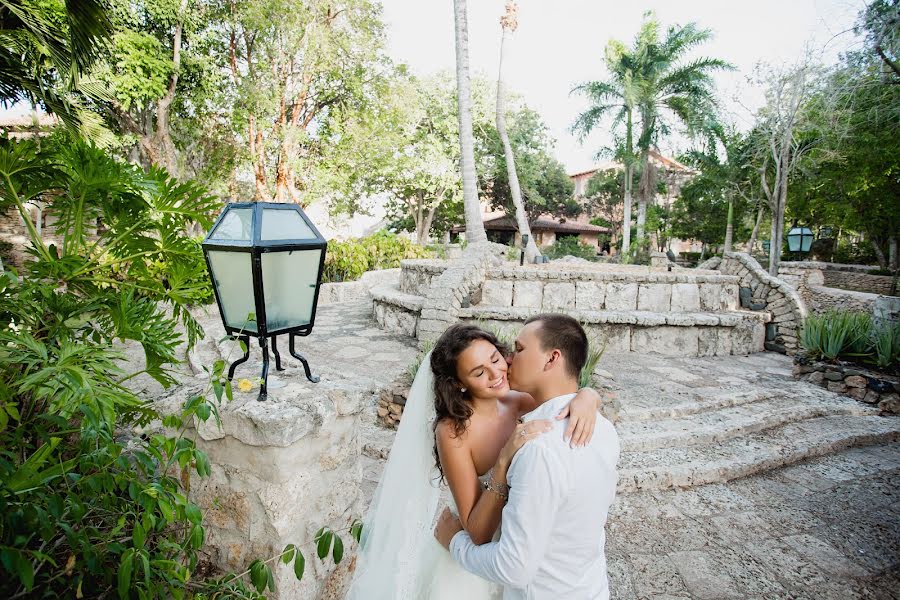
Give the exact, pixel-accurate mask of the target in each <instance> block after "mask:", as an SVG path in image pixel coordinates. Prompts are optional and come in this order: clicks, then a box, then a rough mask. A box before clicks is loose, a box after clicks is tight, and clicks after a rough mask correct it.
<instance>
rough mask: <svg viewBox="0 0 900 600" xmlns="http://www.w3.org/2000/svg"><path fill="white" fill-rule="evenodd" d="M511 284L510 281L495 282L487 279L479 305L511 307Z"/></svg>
mask: <svg viewBox="0 0 900 600" xmlns="http://www.w3.org/2000/svg"><path fill="white" fill-rule="evenodd" d="M512 302H513V283H512V281H497V280H494V279H489V280H488V281H485V282H484V288H483V291H482V294H481V303H482V304H485V305H487V306H512Z"/></svg>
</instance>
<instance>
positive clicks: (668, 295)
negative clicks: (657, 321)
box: [637, 283, 672, 312]
mask: <svg viewBox="0 0 900 600" xmlns="http://www.w3.org/2000/svg"><path fill="white" fill-rule="evenodd" d="M671 305H672V286H671V285H669V284H666V283H642V284H641V285H640V287H639V289H638V299H637V308H638V310H647V311H651V312H669V310H670V308H671Z"/></svg>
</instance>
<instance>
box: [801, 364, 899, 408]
mask: <svg viewBox="0 0 900 600" xmlns="http://www.w3.org/2000/svg"><path fill="white" fill-rule="evenodd" d="M793 374H794V377H796V378H797V379H802V380H804V381H808V382H810V383H813V384H815V385H819V386H821V387H823V388H826V389H828V391H831V392H834V393H836V394H843V395H844V396H849V397H850V398H853V399H855V400H859V401H860V402H865V403H866V404H872V405H877V406H878V408H879V409H880V410H881V411H882V412H884V413H887V414H900V380H898V378H896V377H890V376H887V375H881V374H878V373H873V372H871V371H868V370H866V369H863V368H861V367H855V366H847V365H834V364H830V363H823V362H817V361H814V362H807V361H805V360H802V359H796V360H795V361H794V368H793Z"/></svg>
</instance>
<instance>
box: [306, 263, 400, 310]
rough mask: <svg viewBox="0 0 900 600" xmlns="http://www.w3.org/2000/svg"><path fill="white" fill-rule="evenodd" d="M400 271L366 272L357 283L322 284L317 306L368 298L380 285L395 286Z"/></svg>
mask: <svg viewBox="0 0 900 600" xmlns="http://www.w3.org/2000/svg"><path fill="white" fill-rule="evenodd" d="M399 280H400V269H383V270H380V271H366V272H365V273H363V275H362V277H360V278H359V279H358V280H357V281H343V282H339V283H337V282H335V283H323V284H322V285H321V286H319V304H334V303H337V302H351V301H353V300H359V299H361V298H366V297H368V296H369V291H370V290H371V289H372V288H373V287H376V286H380V285H391V284H393V285H396V284H397V282H398V281H399Z"/></svg>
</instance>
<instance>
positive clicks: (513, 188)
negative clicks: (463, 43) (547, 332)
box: [497, 2, 540, 264]
mask: <svg viewBox="0 0 900 600" xmlns="http://www.w3.org/2000/svg"><path fill="white" fill-rule="evenodd" d="M515 11H516V8H515V3H514V2H509V3H508V4H507V5H506V14H505V15H504V16H503V17H501V19H500V29H501V34H500V68H499V74H498V75H497V133H498V134H499V136H500V141H501V142H502V143H503V156H504V158H505V159H506V176H507V178H508V179H509V193H510V196H512V201H513V206H514V207H515V210H516V225H517V226H518V228H519V234H520V235H523V236H524V235H527V236H528V244H527V245H526V246H525V260H526V261H527V262H528V263H529V264H530V263H531V262H533V261H534V258H535V257H536V256H537V255H538V254H540V251H539V250H538V247H537V244H536V243H535V241H534V236H533V235H531V227H530V226H529V225H528V214H527V213H526V212H525V204H524V203H523V202H522V189H521V188H520V187H519V175H518V173H517V172H516V159H515V155H514V154H513V150H512V144H510V143H509V135H508V134H507V131H506V85H505V84H504V83H503V49H504V46H505V45H506V38H507V32H512V31H515V30H516V27H517V26H518V22H517V21H516V17H515Z"/></svg>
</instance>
